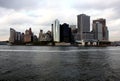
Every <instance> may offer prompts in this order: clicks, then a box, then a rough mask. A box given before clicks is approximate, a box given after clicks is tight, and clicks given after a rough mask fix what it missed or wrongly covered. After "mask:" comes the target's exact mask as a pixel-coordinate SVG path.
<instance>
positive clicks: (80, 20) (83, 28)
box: [77, 14, 90, 40]
mask: <svg viewBox="0 0 120 81" xmlns="http://www.w3.org/2000/svg"><path fill="white" fill-rule="evenodd" d="M77 25H78V36H80V37H79V38H78V40H83V34H85V33H88V32H90V16H87V15H85V14H80V15H78V16H77ZM85 38H86V37H85ZM86 39H88V38H86Z"/></svg>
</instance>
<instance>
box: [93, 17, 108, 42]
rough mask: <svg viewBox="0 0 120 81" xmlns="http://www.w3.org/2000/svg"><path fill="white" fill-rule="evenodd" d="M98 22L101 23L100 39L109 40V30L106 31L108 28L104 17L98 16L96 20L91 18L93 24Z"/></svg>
mask: <svg viewBox="0 0 120 81" xmlns="http://www.w3.org/2000/svg"><path fill="white" fill-rule="evenodd" d="M98 22H99V23H100V24H102V40H109V31H108V28H107V26H106V19H103V18H100V19H97V20H93V25H94V24H96V23H98ZM93 27H94V26H93ZM93 29H94V28H93ZM93 31H94V30H93Z"/></svg>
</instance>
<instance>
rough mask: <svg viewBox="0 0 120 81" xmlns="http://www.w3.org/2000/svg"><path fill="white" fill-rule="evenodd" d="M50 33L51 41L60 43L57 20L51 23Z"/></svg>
mask: <svg viewBox="0 0 120 81" xmlns="http://www.w3.org/2000/svg"><path fill="white" fill-rule="evenodd" d="M52 32H53V41H54V42H60V24H59V20H58V19H56V20H55V21H54V23H53V28H52Z"/></svg>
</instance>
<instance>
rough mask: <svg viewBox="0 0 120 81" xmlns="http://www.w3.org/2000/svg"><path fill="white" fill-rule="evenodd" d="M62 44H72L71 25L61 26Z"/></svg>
mask: <svg viewBox="0 0 120 81" xmlns="http://www.w3.org/2000/svg"><path fill="white" fill-rule="evenodd" d="M60 42H68V43H69V42H71V28H69V24H66V23H64V24H62V25H60Z"/></svg>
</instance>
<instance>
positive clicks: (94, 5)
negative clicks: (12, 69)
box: [0, 0, 120, 41]
mask: <svg viewBox="0 0 120 81" xmlns="http://www.w3.org/2000/svg"><path fill="white" fill-rule="evenodd" d="M119 4H120V0H110V1H105V0H0V40H8V38H9V33H10V32H9V29H10V27H12V28H14V29H15V30H17V31H20V32H24V31H25V30H26V29H29V27H31V28H32V30H33V32H34V33H35V34H37V35H38V33H39V30H40V29H43V30H45V31H47V30H51V23H52V22H53V21H54V20H55V19H59V20H60V23H61V24H62V23H64V22H65V23H68V24H75V25H76V23H77V15H78V14H81V13H84V14H87V15H89V16H91V24H92V20H94V19H98V18H105V19H106V20H107V26H108V29H109V33H110V40H111V41H113V40H120V35H119V34H120V15H119V14H120V9H119V8H120V5H119Z"/></svg>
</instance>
